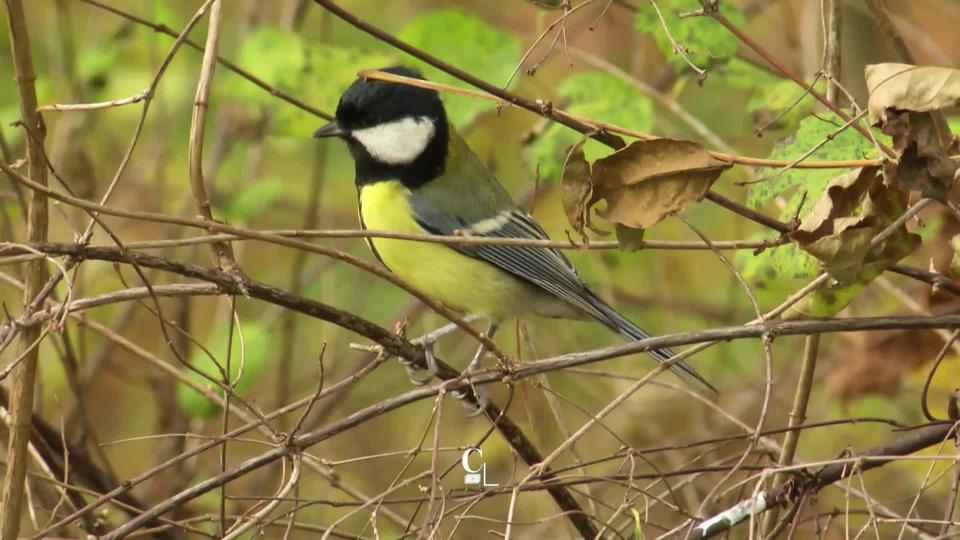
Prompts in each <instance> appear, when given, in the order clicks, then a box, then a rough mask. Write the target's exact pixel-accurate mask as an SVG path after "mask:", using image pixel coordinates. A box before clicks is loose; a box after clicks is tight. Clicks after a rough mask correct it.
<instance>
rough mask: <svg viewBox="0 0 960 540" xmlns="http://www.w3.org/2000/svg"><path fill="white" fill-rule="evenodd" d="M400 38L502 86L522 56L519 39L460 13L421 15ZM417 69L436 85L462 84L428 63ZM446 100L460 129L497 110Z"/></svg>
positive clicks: (469, 100) (485, 103)
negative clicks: (483, 114)
mask: <svg viewBox="0 0 960 540" xmlns="http://www.w3.org/2000/svg"><path fill="white" fill-rule="evenodd" d="M397 37H399V38H400V39H402V40H404V41H406V42H408V43H410V44H411V45H413V46H414V47H418V48H420V49H423V50H425V51H427V52H429V53H430V54H433V55H435V56H437V57H438V58H440V59H441V60H444V61H445V62H449V63H451V64H453V65H455V66H457V67H460V68H462V69H464V70H466V71H468V72H470V73H473V74H474V75H476V76H478V77H480V78H481V79H483V80H485V81H492V82H493V83H494V84H498V85H500V84H504V83H506V82H507V78H508V77H510V73H511V72H513V68H514V67H515V66H516V64H517V62H518V61H519V60H520V54H521V52H520V43H519V41H517V39H516V38H514V37H513V36H511V35H510V34H507V33H505V32H502V31H500V30H498V29H496V28H494V27H492V26H490V25H488V24H487V23H485V22H484V21H483V20H482V19H480V18H478V17H475V16H473V15H470V14H469V13H466V12H464V11H461V10H459V9H442V10H437V11H430V12H428V13H426V14H424V15H420V16H418V17H416V18H414V19H413V20H411V21H410V22H409V23H408V24H407V25H406V26H405V27H404V28H403V30H401V31H400V33H399V34H398V36H397ZM452 44H453V45H452ZM415 65H416V66H417V67H418V68H419V69H420V70H421V71H423V74H424V76H425V77H426V78H428V79H430V80H432V81H435V82H441V83H447V84H462V83H460V82H459V81H457V79H455V78H453V77H452V76H450V75H447V74H446V73H443V72H441V71H440V70H438V69H436V68H434V67H431V66H429V65H427V64H426V63H424V62H421V61H419V60H418V61H416V62H415ZM444 100H445V101H446V105H447V115H448V117H449V119H450V121H451V122H453V124H454V125H456V126H464V125H467V124H469V123H470V122H472V121H473V120H474V119H475V118H476V117H477V115H478V114H480V113H482V112H484V111H487V110H491V109H493V108H495V107H496V105H495V104H494V103H492V102H489V101H486V100H480V99H476V98H469V97H466V96H457V95H446V96H444Z"/></svg>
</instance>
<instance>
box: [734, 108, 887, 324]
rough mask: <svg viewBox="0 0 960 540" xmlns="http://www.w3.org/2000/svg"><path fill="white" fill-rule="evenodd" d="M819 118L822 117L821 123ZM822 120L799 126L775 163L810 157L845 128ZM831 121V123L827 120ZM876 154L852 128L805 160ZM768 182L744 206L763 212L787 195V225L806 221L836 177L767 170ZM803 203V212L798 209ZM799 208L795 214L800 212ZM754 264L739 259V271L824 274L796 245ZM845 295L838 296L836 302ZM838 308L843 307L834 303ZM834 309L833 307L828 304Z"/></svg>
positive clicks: (830, 172)
mask: <svg viewBox="0 0 960 540" xmlns="http://www.w3.org/2000/svg"><path fill="white" fill-rule="evenodd" d="M821 118H825V120H824V119H821ZM821 118H818V117H814V116H810V117H808V118H805V119H803V120H802V121H801V122H800V126H799V128H798V129H797V132H796V133H795V134H794V135H793V136H792V137H790V138H789V139H787V140H785V141H783V142H781V143H780V144H778V145H777V146H776V147H775V148H774V150H773V151H772V152H771V153H770V157H771V158H773V159H783V160H792V159H796V158H797V157H799V156H801V155H803V154H804V153H806V152H808V151H809V150H810V149H811V148H813V147H815V146H816V145H817V144H818V143H820V142H822V141H823V140H824V139H826V138H827V137H828V136H829V135H830V134H832V133H833V132H834V131H836V129H837V126H839V125H843V124H842V120H841V119H840V118H839V117H837V116H835V115H827V116H825V117H823V116H821ZM827 120H829V121H827ZM871 154H875V151H874V150H873V146H872V144H871V143H870V141H868V140H867V139H866V138H864V137H863V136H861V135H860V134H859V133H857V132H856V131H854V130H852V129H846V130H843V131H841V132H840V133H839V134H837V135H835V136H834V138H833V139H832V140H830V141H828V142H827V143H826V144H824V145H823V146H822V147H820V148H819V149H817V150H816V151H815V152H813V154H811V156H810V157H809V158H808V159H810V160H847V159H861V158H864V157H866V156H869V155H871ZM766 171H767V174H768V175H773V177H772V178H770V179H768V180H764V181H761V182H760V183H757V184H753V185H751V186H750V191H749V193H748V195H747V204H748V205H749V206H751V207H753V208H757V209H759V208H761V207H762V206H764V205H766V204H768V203H769V202H771V201H772V200H773V199H774V198H775V197H777V196H789V197H788V200H787V204H786V207H785V208H784V209H783V210H782V211H781V212H780V219H781V220H782V221H789V220H791V219H793V217H794V216H795V215H798V216H800V217H801V218H807V216H805V213H804V211H805V210H806V209H809V208H811V207H812V206H813V205H814V203H815V202H816V201H817V200H818V199H820V197H821V195H822V194H823V192H824V190H825V189H826V187H827V185H828V184H829V183H830V181H831V180H833V179H834V178H835V177H836V176H837V173H836V170H835V169H796V168H794V169H788V170H786V171H782V172H781V171H780V170H779V169H774V170H770V169H767V170H766ZM801 201H802V202H803V205H804V206H803V208H800V204H801ZM798 208H799V210H798ZM756 259H757V260H749V263H750V264H749V266H746V263H747V261H748V259H747V258H746V256H745V255H740V256H738V257H737V260H738V261H739V263H740V267H741V268H742V269H747V268H749V269H750V270H751V273H752V274H754V275H756V276H762V277H763V278H766V279H773V278H774V277H777V278H792V279H799V278H810V277H813V276H815V275H817V274H818V273H819V272H820V270H821V269H822V267H821V264H820V263H819V262H818V261H817V260H816V259H815V258H814V257H812V256H811V255H810V254H808V253H807V252H805V251H804V250H802V249H800V247H798V246H797V245H795V244H787V245H784V246H780V247H777V248H775V249H768V250H765V251H764V252H763V253H761V254H760V255H759V256H758V257H757V258H756ZM843 296H844V295H842V294H840V293H837V294H836V298H837V299H840V298H841V297H843ZM836 303H838V304H839V303H842V302H839V301H838V302H836ZM828 304H831V305H832V304H833V302H828Z"/></svg>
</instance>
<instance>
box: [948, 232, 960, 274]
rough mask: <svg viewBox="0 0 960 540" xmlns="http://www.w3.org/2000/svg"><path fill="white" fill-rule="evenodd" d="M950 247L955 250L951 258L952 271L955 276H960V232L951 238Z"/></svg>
mask: <svg viewBox="0 0 960 540" xmlns="http://www.w3.org/2000/svg"><path fill="white" fill-rule="evenodd" d="M950 249H952V250H953V257H952V258H951V259H950V273H951V274H953V275H954V276H960V234H955V235H953V236H952V237H951V238H950Z"/></svg>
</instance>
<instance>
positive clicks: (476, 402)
mask: <svg viewBox="0 0 960 540" xmlns="http://www.w3.org/2000/svg"><path fill="white" fill-rule="evenodd" d="M451 394H453V397H455V398H457V400H458V401H460V405H462V406H463V408H464V409H466V411H467V417H469V418H473V417H475V416H480V415H481V414H483V411H485V410H486V409H487V405H489V404H490V396H489V395H488V394H487V389H486V388H484V387H482V386H475V387H473V392H466V391H462V390H454V391H453V392H451Z"/></svg>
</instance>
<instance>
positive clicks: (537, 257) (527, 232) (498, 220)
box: [411, 192, 716, 391]
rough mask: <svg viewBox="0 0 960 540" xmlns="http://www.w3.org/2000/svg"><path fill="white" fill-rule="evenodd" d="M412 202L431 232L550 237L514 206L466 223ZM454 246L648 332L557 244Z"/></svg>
mask: <svg viewBox="0 0 960 540" xmlns="http://www.w3.org/2000/svg"><path fill="white" fill-rule="evenodd" d="M411 204H412V206H413V210H414V215H415V218H416V220H417V222H418V223H419V224H420V226H421V227H423V228H424V230H426V231H428V232H430V233H432V234H437V235H452V234H454V233H455V231H458V230H459V231H462V232H465V233H467V234H469V235H471V236H482V237H488V238H525V239H534V240H549V237H548V236H547V233H546V232H544V230H543V229H542V228H541V227H540V225H538V224H537V222H536V221H534V220H533V218H532V217H531V216H530V215H529V214H527V213H526V212H523V211H522V210H520V209H519V208H517V207H515V206H514V207H512V208H508V209H506V210H503V211H501V212H500V213H498V214H496V215H494V216H492V217H487V218H484V219H481V220H479V221H473V222H468V220H466V219H463V218H461V217H458V216H455V215H451V214H449V213H446V212H442V211H440V210H438V209H437V208H436V207H435V206H434V205H433V204H431V203H430V201H429V200H427V199H426V198H425V197H424V196H423V195H422V194H418V193H416V192H414V193H413V194H412V195H411ZM450 247H451V248H452V249H455V250H457V251H459V252H461V253H463V254H465V255H469V256H471V257H474V258H476V259H480V260H482V261H485V262H488V263H490V264H493V265H494V266H496V267H498V268H500V269H502V270H504V271H506V272H508V273H510V274H512V275H514V276H516V277H518V278H520V279H522V280H524V281H526V282H528V283H531V284H533V285H535V286H537V287H539V288H541V289H543V290H544V291H546V292H548V293H550V294H552V295H553V296H555V297H557V298H559V299H562V300H563V301H565V302H566V303H568V304H570V305H571V306H574V307H576V308H578V309H580V310H581V311H582V312H583V313H584V314H585V315H588V316H589V317H591V318H593V319H595V320H597V321H598V322H600V323H603V324H604V325H605V326H607V327H608V328H610V329H611V330H613V331H614V332H617V333H618V334H620V335H621V336H623V337H624V338H626V339H628V340H630V341H637V340H640V339H644V338H647V337H650V335H649V334H647V333H646V332H645V331H644V330H643V329H641V328H640V327H639V326H637V325H636V324H634V323H633V322H632V321H630V320H629V319H627V318H626V317H624V316H622V315H620V314H619V313H617V311H616V310H615V309H613V308H612V307H611V306H610V305H608V304H607V303H606V302H604V301H603V300H602V299H601V298H600V297H598V296H597V295H596V294H594V293H593V291H591V290H590V289H589V287H587V285H586V284H585V283H584V282H583V279H582V278H581V277H580V275H579V274H578V273H577V271H576V269H575V268H574V267H573V265H572V264H571V263H570V261H569V260H567V258H566V257H565V256H564V255H563V253H561V252H560V251H559V250H557V249H554V248H542V247H533V246H508V245H477V244H473V245H452V244H451V245H450ZM650 355H651V356H653V357H654V358H655V359H656V360H658V361H664V360H667V359H669V358H671V357H672V356H673V353H672V352H671V351H670V350H669V349H656V350H652V351H650ZM671 369H672V370H673V371H675V372H676V373H678V374H680V375H683V376H686V377H692V378H693V379H694V380H696V381H698V382H700V383H701V384H703V385H705V386H706V387H707V388H710V389H711V390H714V391H716V390H715V389H714V388H713V386H711V385H710V384H709V383H708V382H707V381H706V380H704V379H703V377H701V376H700V375H699V374H697V372H696V371H694V370H693V368H691V367H690V366H689V365H687V364H686V363H684V362H678V363H677V364H674V365H673V366H672V367H671Z"/></svg>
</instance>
